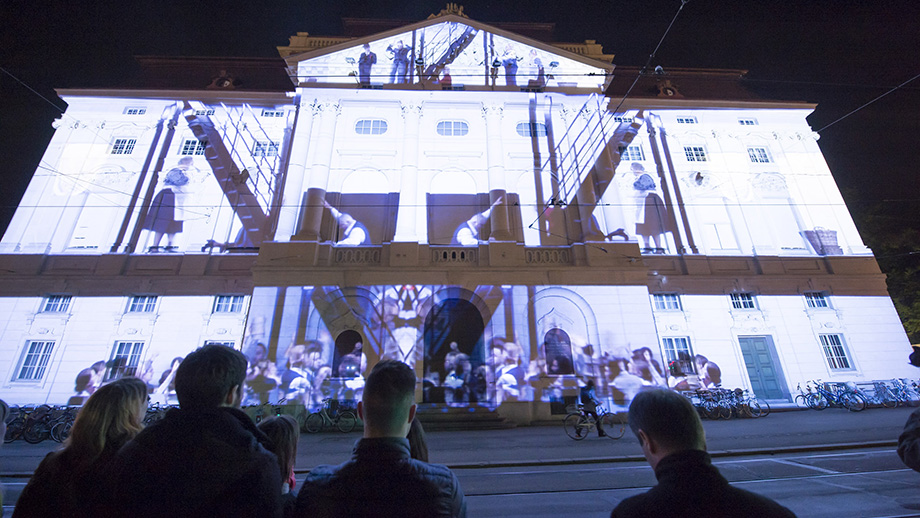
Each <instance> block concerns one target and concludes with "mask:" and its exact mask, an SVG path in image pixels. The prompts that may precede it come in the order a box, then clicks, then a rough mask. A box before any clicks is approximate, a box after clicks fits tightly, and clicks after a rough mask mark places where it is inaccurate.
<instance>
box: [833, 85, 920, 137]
mask: <svg viewBox="0 0 920 518" xmlns="http://www.w3.org/2000/svg"><path fill="white" fill-rule="evenodd" d="M918 77H920V74H917V75H915V76H914V77H912V78H910V79H908V80H907V81H904V82H903V83H901V84H899V85H898V86H896V87H894V88H892V89H891V90H888V91H887V92H885V93H883V94H882V95H880V96H878V97H876V98H875V99H872V100H871V101H869V102H867V103H866V104H863V105H862V106H860V107H859V108H856V109H855V110H853V111H851V112H850V113H848V114H846V115H844V116H843V117H840V118H839V119H837V120H835V121H834V122H832V123H830V124H828V125H826V126H824V127H823V128H821V129H819V130H818V131H816V133H821V132H822V131H824V130H826V129H827V128H830V127H831V126H833V125H834V124H837V123H838V122H840V121H842V120H843V119H846V118H847V117H849V116H850V115H853V114H854V113H856V112H858V111H859V110H862V109H863V108H865V107H866V106H869V105H870V104H872V103H874V102H875V101H878V100H879V99H881V98H882V97H885V96H886V95H888V94H891V93H894V92H895V91H896V90H900V89H901V88H902V87H903V86H904V85H906V84H907V83H910V82H911V81H913V80H915V79H917V78H918Z"/></svg>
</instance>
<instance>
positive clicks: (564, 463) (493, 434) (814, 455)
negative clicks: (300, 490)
mask: <svg viewBox="0 0 920 518" xmlns="http://www.w3.org/2000/svg"><path fill="white" fill-rule="evenodd" d="M912 410H913V409H911V408H897V409H868V410H866V411H864V412H860V413H850V412H847V411H845V410H841V409H827V410H824V411H822V412H816V411H792V412H776V413H773V414H771V415H769V416H767V417H765V418H761V419H734V420H728V421H704V427H705V429H706V435H707V443H708V447H709V450H710V452H711V453H712V454H713V457H714V459H715V462H716V464H717V465H718V466H719V468H720V469H721V470H722V472H723V474H724V475H725V476H726V477H727V478H728V479H729V480H730V481H732V482H733V483H736V484H738V485H739V486H740V487H744V488H746V489H748V490H751V491H755V492H758V493H762V494H765V495H768V496H770V497H771V498H774V499H777V500H778V501H780V502H781V503H783V504H784V505H787V506H788V507H790V508H791V509H793V510H794V511H796V513H798V514H799V516H816V517H817V516H827V517H833V518H842V517H846V516H854V517H855V516H865V517H869V516H878V517H882V516H885V517H895V516H898V517H902V516H903V517H906V516H920V491H917V490H918V488H920V474H918V473H915V472H913V471H911V470H909V469H907V468H905V467H904V466H903V465H902V464H901V463H900V460H899V459H898V458H897V456H896V454H895V453H894V449H895V445H896V441H897V437H898V435H899V434H900V432H901V429H902V428H903V426H904V423H905V422H906V420H907V417H908V415H909V414H910V412H911V411H912ZM359 437H360V433H359V432H352V433H350V434H342V433H338V432H332V431H330V432H324V433H320V434H304V435H302V436H301V440H300V444H299V448H298V459H297V463H296V471H297V473H298V478H299V479H302V477H303V475H304V474H306V472H307V471H309V470H310V469H311V468H313V467H314V466H316V465H319V464H336V463H339V462H342V461H344V460H345V459H347V458H348V456H349V454H350V452H351V448H352V446H353V444H354V442H355V441H356V440H357V439H358V438H359ZM428 445H429V450H430V457H431V459H430V460H431V461H432V462H437V463H442V464H447V465H448V466H450V467H451V468H452V469H454V470H455V471H456V472H457V474H458V476H459V477H460V480H461V484H462V486H463V488H464V491H465V492H466V494H467V496H468V502H469V506H470V516H477V517H478V516H502V517H509V516H554V517H559V516H571V515H574V514H577V515H578V516H609V513H610V510H611V509H612V508H613V507H614V506H615V505H616V503H617V502H619V501H620V500H622V499H623V498H626V497H628V496H630V495H632V494H637V493H640V492H643V491H645V490H646V489H647V488H648V487H650V486H652V485H654V484H655V479H654V473H653V472H652V470H651V469H650V468H649V467H648V465H647V464H646V463H645V461H644V458H643V457H642V454H641V450H640V448H639V445H638V442H637V441H636V439H635V437H633V435H632V433H631V432H629V431H628V430H627V432H626V435H625V436H624V437H623V438H622V439H619V440H612V439H605V438H598V437H597V436H596V435H592V436H591V437H588V438H587V439H585V440H582V441H573V440H571V439H570V438H568V437H567V436H566V435H565V433H564V431H563V429H562V425H561V422H560V423H559V424H558V425H555V426H536V427H519V428H513V429H508V430H481V431H435V432H430V433H429V434H428ZM56 446H57V445H55V444H53V443H50V442H46V443H42V444H38V445H30V444H26V443H24V442H22V441H17V442H15V443H12V444H7V445H4V447H3V448H2V449H0V480H2V481H3V484H4V486H5V495H4V503H5V504H7V506H9V505H11V504H13V503H14V502H15V498H16V497H18V494H19V491H21V487H22V485H24V484H25V482H26V481H27V477H28V476H29V474H31V472H32V471H33V470H34V469H35V467H36V466H37V465H38V463H39V462H40V461H41V459H42V458H43V457H44V455H45V454H46V453H47V452H48V451H50V450H52V449H54V448H55V447H56ZM7 506H5V507H7ZM9 510H10V508H9V507H7V511H9Z"/></svg>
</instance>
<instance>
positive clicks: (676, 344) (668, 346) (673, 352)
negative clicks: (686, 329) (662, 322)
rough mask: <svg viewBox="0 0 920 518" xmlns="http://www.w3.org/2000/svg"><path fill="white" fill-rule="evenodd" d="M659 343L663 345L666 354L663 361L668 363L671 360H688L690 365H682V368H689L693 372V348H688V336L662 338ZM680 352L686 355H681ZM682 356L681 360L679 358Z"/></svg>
mask: <svg viewBox="0 0 920 518" xmlns="http://www.w3.org/2000/svg"><path fill="white" fill-rule="evenodd" d="M661 343H662V345H664V354H665V356H667V358H665V363H667V364H668V365H670V364H671V362H676V361H683V362H688V361H689V363H690V364H691V365H687V366H684V370H686V369H687V368H689V369H690V372H693V366H692V363H693V349H691V348H690V339H689V338H687V337H685V336H680V337H675V338H662V339H661ZM681 353H684V354H686V356H683V355H682V354H681ZM682 356H683V360H681V357H682Z"/></svg>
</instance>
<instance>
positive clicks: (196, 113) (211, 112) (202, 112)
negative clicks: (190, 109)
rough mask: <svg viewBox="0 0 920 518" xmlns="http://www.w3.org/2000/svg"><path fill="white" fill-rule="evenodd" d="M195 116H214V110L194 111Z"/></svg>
mask: <svg viewBox="0 0 920 518" xmlns="http://www.w3.org/2000/svg"><path fill="white" fill-rule="evenodd" d="M195 115H198V116H207V115H214V108H208V109H206V110H195Z"/></svg>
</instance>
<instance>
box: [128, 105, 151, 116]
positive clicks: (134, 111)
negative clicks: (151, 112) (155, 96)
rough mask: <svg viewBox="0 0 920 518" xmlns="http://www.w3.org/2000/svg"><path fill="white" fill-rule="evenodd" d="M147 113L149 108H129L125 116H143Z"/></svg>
mask: <svg viewBox="0 0 920 518" xmlns="http://www.w3.org/2000/svg"><path fill="white" fill-rule="evenodd" d="M145 113H147V108H140V107H136V106H129V107H128V108H125V115H143V114H145Z"/></svg>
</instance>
